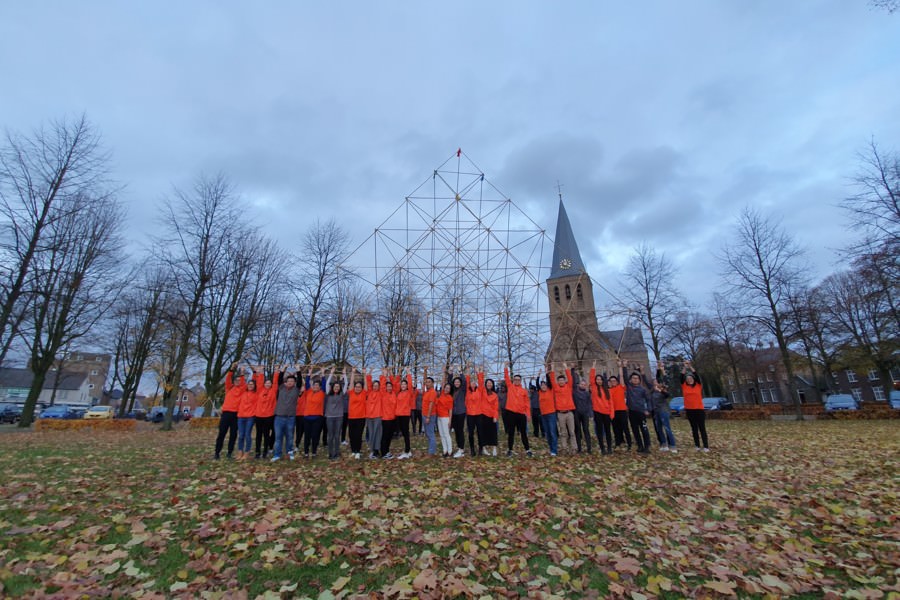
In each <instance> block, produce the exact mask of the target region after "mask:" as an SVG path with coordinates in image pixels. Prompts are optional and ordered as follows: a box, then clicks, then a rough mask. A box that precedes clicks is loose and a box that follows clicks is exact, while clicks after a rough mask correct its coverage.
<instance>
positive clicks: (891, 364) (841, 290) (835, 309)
mask: <svg viewBox="0 0 900 600" xmlns="http://www.w3.org/2000/svg"><path fill="white" fill-rule="evenodd" d="M821 287H822V289H823V292H824V293H825V294H826V295H827V298H828V303H827V310H828V316H829V317H830V318H831V319H832V320H833V321H834V323H835V324H836V325H837V333H838V335H839V336H841V338H842V339H841V341H840V360H841V362H843V363H844V364H846V365H849V366H857V367H858V366H866V367H868V366H874V367H875V369H876V370H877V371H878V373H879V375H880V380H881V382H882V386H883V389H884V393H885V397H886V398H888V397H890V392H891V387H892V385H891V384H892V381H893V380H892V377H891V370H892V369H893V368H895V367H896V366H897V355H898V353H900V331H898V329H897V328H896V326H895V324H894V323H893V318H892V317H891V315H890V310H889V307H888V305H887V302H886V301H885V296H884V293H883V292H882V290H881V286H880V284H879V283H878V282H877V281H873V280H872V279H870V278H869V277H867V274H866V272H865V271H848V272H845V273H837V274H835V275H831V276H829V277H828V278H826V279H825V281H824V282H823V283H822V286H821Z"/></svg>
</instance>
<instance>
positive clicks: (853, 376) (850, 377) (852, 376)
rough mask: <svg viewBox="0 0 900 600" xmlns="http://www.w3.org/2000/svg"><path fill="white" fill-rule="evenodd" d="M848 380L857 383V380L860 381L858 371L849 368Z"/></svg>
mask: <svg viewBox="0 0 900 600" xmlns="http://www.w3.org/2000/svg"><path fill="white" fill-rule="evenodd" d="M847 381H849V382H850V383H856V382H857V381H859V380H858V379H857V378H856V371H853V370H851V369H847Z"/></svg>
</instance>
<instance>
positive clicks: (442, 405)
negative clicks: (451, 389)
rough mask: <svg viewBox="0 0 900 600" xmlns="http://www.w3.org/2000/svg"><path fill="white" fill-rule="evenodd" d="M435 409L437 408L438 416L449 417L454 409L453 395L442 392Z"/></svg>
mask: <svg viewBox="0 0 900 600" xmlns="http://www.w3.org/2000/svg"><path fill="white" fill-rule="evenodd" d="M436 404H437V405H436V407H435V410H437V416H439V417H449V416H450V413H451V412H452V411H453V396H451V395H450V394H445V393H443V392H442V393H441V395H440V396H438V398H437V403H436Z"/></svg>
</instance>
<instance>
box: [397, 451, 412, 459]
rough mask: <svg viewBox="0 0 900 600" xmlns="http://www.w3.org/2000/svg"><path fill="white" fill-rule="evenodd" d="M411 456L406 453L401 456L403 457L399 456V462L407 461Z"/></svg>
mask: <svg viewBox="0 0 900 600" xmlns="http://www.w3.org/2000/svg"><path fill="white" fill-rule="evenodd" d="M410 456H412V455H411V454H410V453H408V452H404V453H403V454H401V455H400V456H398V457H397V458H398V459H399V460H406V459H407V458H409V457H410Z"/></svg>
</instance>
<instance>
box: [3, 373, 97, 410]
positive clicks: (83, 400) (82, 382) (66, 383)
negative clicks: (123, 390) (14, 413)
mask: <svg viewBox="0 0 900 600" xmlns="http://www.w3.org/2000/svg"><path fill="white" fill-rule="evenodd" d="M32 381H34V374H33V373H32V372H31V370H30V369H0V402H4V403H9V404H25V400H26V399H27V398H28V391H29V390H30V389H31V382H32ZM89 386H90V381H89V379H88V376H87V375H86V374H85V373H72V372H69V371H62V372H58V371H51V372H50V373H48V374H47V379H46V380H45V381H44V385H43V388H42V390H41V394H40V396H38V400H37V402H38V404H39V405H44V406H50V405H51V404H67V405H69V406H74V407H78V408H88V407H90V406H93V405H94V404H96V402H94V398H93V396H92V392H93V390H92V389H91V388H90V387H89ZM54 389H55V393H54Z"/></svg>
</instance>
